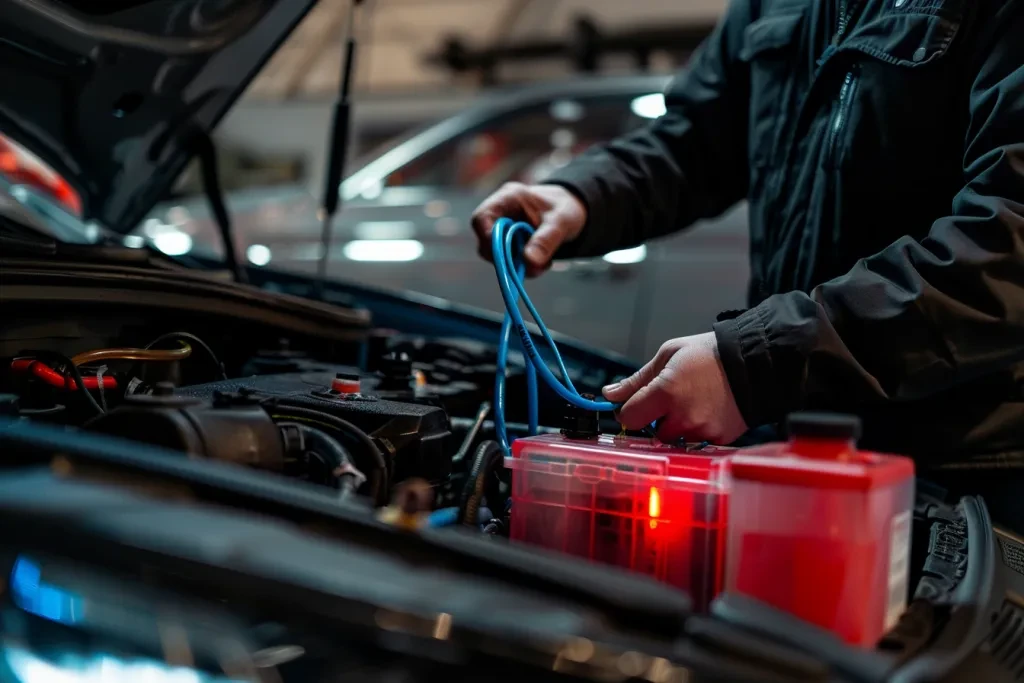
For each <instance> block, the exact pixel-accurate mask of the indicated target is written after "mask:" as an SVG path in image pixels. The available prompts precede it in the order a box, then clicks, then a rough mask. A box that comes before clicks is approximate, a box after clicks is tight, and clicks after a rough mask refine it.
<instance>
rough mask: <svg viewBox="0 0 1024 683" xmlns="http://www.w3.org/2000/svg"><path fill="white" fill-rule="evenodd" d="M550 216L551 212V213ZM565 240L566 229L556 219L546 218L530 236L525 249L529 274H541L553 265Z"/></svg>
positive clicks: (524, 256)
mask: <svg viewBox="0 0 1024 683" xmlns="http://www.w3.org/2000/svg"><path fill="white" fill-rule="evenodd" d="M549 216H550V214H549ZM563 241H565V229H564V228H562V227H561V226H560V225H558V223H557V218H556V219H554V220H550V219H549V220H545V221H544V222H543V223H541V225H540V227H538V228H537V230H536V231H535V232H534V233H533V235H532V236H531V237H530V241H529V242H527V243H526V248H525V249H523V260H524V261H526V271H527V273H528V274H529V275H531V276H533V275H539V274H540V273H542V272H544V271H545V270H547V269H548V268H549V267H550V266H551V259H552V258H554V256H555V252H556V251H558V247H560V246H562V242H563Z"/></svg>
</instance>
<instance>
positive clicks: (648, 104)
mask: <svg viewBox="0 0 1024 683" xmlns="http://www.w3.org/2000/svg"><path fill="white" fill-rule="evenodd" d="M629 108H630V109H632V110H633V113H634V114H636V115H637V116H640V117H642V118H645V119H656V118H658V117H659V116H664V115H665V112H666V111H667V109H666V108H665V96H664V95H662V94H661V93H652V94H650V95H641V96H640V97H637V98H635V99H634V100H633V102H632V103H631V104H630V105H629Z"/></svg>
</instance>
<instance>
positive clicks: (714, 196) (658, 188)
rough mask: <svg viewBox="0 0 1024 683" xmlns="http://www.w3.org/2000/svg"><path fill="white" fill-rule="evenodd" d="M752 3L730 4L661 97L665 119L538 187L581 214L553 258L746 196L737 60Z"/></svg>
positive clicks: (603, 247) (744, 79)
mask: <svg viewBox="0 0 1024 683" xmlns="http://www.w3.org/2000/svg"><path fill="white" fill-rule="evenodd" d="M749 5H750V0H733V2H732V3H731V5H730V7H729V9H728V11H727V12H726V13H725V15H724V16H723V18H722V19H721V20H720V21H719V23H718V25H717V26H716V27H715V29H714V30H713V31H712V33H711V35H710V36H709V37H708V39H707V40H706V41H705V42H704V43H703V44H702V45H701V46H700V47H699V48H698V49H697V51H696V52H695V54H694V55H693V58H692V59H691V60H690V65H689V66H688V67H687V68H686V69H685V70H684V71H682V72H681V73H680V74H679V75H677V76H676V77H675V78H674V79H673V80H672V82H671V83H670V85H669V87H668V90H667V92H666V93H665V106H666V113H665V114H664V115H663V116H661V117H660V118H658V119H656V120H654V121H652V122H651V123H650V124H649V125H647V126H645V127H643V128H641V129H639V130H637V131H635V132H633V133H631V134H628V135H625V136H623V137H620V138H618V139H616V140H613V141H611V142H609V143H606V144H601V145H595V146H594V147H592V148H590V149H589V150H587V151H586V152H584V153H583V154H581V155H580V156H579V157H578V158H577V159H576V160H574V161H573V162H572V163H571V164H570V165H569V166H567V167H565V168H563V169H561V170H560V171H558V172H556V173H555V174H554V175H553V176H551V177H550V178H548V179H547V180H546V181H545V182H546V183H552V184H557V185H561V186H563V187H566V188H567V189H569V190H570V191H571V192H573V193H574V194H575V195H576V196H577V197H579V198H580V199H581V200H582V201H583V203H584V204H585V205H586V207H587V215H588V220H587V225H586V227H585V228H584V230H583V233H582V234H581V235H580V237H579V238H577V239H576V240H575V241H574V242H572V243H571V244H568V245H566V246H565V247H563V249H562V250H560V252H559V253H558V257H566V256H599V255H601V254H604V253H607V252H609V251H613V250H615V249H623V248H626V247H631V246H635V245H637V244H640V243H642V242H644V241H645V240H648V239H650V238H652V237H658V236H661V235H665V234H668V233H671V232H675V231H677V230H680V229H682V228H685V227H686V226H688V225H690V224H691V223H693V222H694V221H696V220H698V219H700V218H705V217H712V216H716V215H718V214H720V213H722V212H724V211H725V210H726V209H728V208H729V207H730V206H732V205H733V204H735V203H736V202H737V201H739V200H740V199H742V198H743V197H744V196H745V195H746V188H747V112H748V108H749V107H748V103H749V77H748V70H747V68H746V65H745V64H744V63H743V62H741V61H740V60H739V58H738V55H739V52H740V49H741V42H742V39H743V31H744V28H745V27H746V26H747V25H748V24H749V23H750V16H749V14H750V7H749Z"/></svg>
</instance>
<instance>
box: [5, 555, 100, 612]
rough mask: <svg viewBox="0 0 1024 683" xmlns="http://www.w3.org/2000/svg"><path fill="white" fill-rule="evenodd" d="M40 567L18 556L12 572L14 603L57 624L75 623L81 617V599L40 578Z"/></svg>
mask: <svg viewBox="0 0 1024 683" xmlns="http://www.w3.org/2000/svg"><path fill="white" fill-rule="evenodd" d="M40 576H41V571H40V570H39V565H37V564H36V563H34V562H32V561H31V560H29V559H28V558H26V557H18V559H16V560H15V561H14V569H12V570H11V593H12V595H13V596H14V603H15V604H16V605H17V606H18V607H20V608H21V609H23V610H25V611H26V612H30V613H32V614H35V615H36V616H39V617H42V618H44V619H49V620H50V621H56V622H57V623H60V624H69V625H70V624H75V623H77V622H78V621H80V620H81V618H82V612H83V611H84V610H83V609H82V598H81V597H79V596H77V595H75V594H74V593H70V592H68V591H65V590H63V589H61V588H58V587H57V586H54V585H52V584H49V583H46V582H45V581H42V580H41V579H40Z"/></svg>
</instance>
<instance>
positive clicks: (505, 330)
mask: <svg viewBox="0 0 1024 683" xmlns="http://www.w3.org/2000/svg"><path fill="white" fill-rule="evenodd" d="M532 234H533V228H532V227H531V226H530V225H528V224H526V223H522V222H514V221H512V220H511V219H509V218H499V219H498V220H497V221H496V222H495V224H494V229H493V231H492V233H491V253H492V256H493V258H494V272H495V273H496V274H497V276H498V287H499V289H500V290H501V298H502V299H503V300H504V302H505V320H504V322H503V323H502V326H501V335H500V337H499V339H498V362H497V366H498V367H497V375H496V378H495V386H494V409H495V410H494V426H495V432H497V436H498V442H499V443H500V444H501V447H502V449H504V451H505V453H506V454H508V453H509V442H508V436H507V434H506V432H505V370H506V367H507V366H508V349H509V343H510V340H511V336H512V329H513V328H515V331H516V334H517V335H518V336H519V343H520V346H521V347H522V349H523V355H524V357H525V361H526V388H527V400H528V401H529V426H530V434H536V433H537V423H538V415H537V413H538V406H537V373H540V376H541V378H542V379H543V380H544V382H545V384H547V385H548V386H549V387H551V389H552V390H554V392H555V393H557V394H558V395H559V397H561V398H562V399H564V400H565V401H567V402H569V403H571V404H572V405H574V406H576V407H578V408H582V409H583V410H592V411H597V412H607V411H611V410H615V409H616V408H617V407H618V406H617V405H615V404H612V403H609V402H608V401H592V400H590V399H587V398H584V397H583V396H581V395H580V393H579V391H577V390H576V387H575V386H573V383H572V379H570V377H569V371H568V370H567V369H566V367H565V362H564V361H563V360H562V355H561V354H560V353H559V352H558V347H557V345H556V344H555V340H554V339H552V338H551V333H550V332H549V331H548V328H547V326H546V325H545V324H544V321H543V320H542V319H541V317H540V314H539V313H538V312H537V309H536V308H535V307H534V305H533V302H532V301H530V296H529V295H528V294H527V293H526V285H525V284H524V283H523V278H524V277H525V274H526V267H525V265H524V264H523V256H522V255H523V247H524V246H525V244H526V242H527V240H528V239H529V238H530V236H531V235H532ZM520 298H522V301H523V304H524V305H525V306H526V309H527V310H528V311H529V312H530V317H532V318H533V321H534V322H535V323H536V324H537V327H538V328H539V329H540V333H541V335H542V336H543V337H544V341H545V342H546V343H547V345H548V348H549V349H550V350H551V355H552V356H553V357H554V359H555V363H556V364H557V365H558V370H559V372H560V373H561V375H562V379H561V380H559V378H558V377H556V376H555V374H554V373H553V372H552V371H551V370H550V368H548V366H547V363H546V362H545V361H544V359H543V358H542V357H541V355H540V352H539V351H538V350H537V347H536V345H535V344H534V342H533V337H532V335H531V334H530V331H529V330H528V329H527V327H526V322H525V321H524V320H523V315H522V313H520V312H519V299H520Z"/></svg>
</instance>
